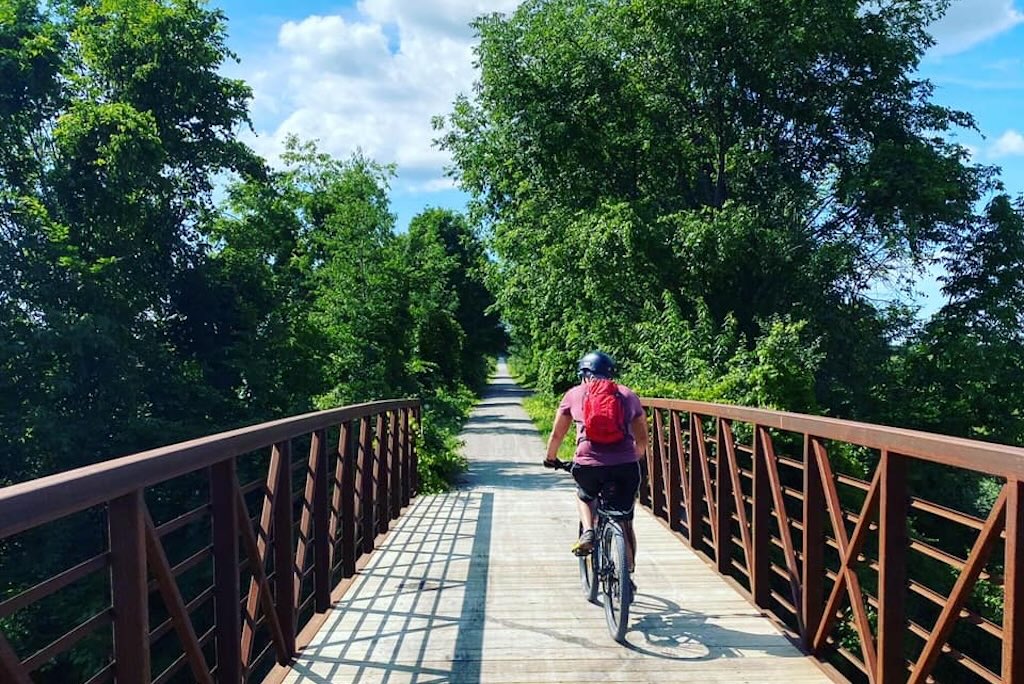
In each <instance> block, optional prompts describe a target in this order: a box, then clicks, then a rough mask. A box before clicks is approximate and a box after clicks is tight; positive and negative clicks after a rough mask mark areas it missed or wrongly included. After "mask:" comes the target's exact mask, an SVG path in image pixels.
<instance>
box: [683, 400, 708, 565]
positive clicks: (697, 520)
mask: <svg viewBox="0 0 1024 684" xmlns="http://www.w3.org/2000/svg"><path fill="white" fill-rule="evenodd" d="M696 421H697V417H696V416H695V415H694V414H693V413H690V422H689V423H688V425H689V434H690V439H689V444H690V448H689V450H688V451H689V459H688V460H689V468H687V477H689V478H690V480H689V481H690V486H689V490H690V498H689V499H687V501H686V519H687V521H688V522H689V532H690V547H691V548H693V549H698V548H700V546H701V543H702V542H701V533H700V530H701V527H702V526H703V524H704V521H703V520H701V513H700V512H701V508H702V507H703V506H704V481H703V480H702V479H701V470H700V464H698V463H697V460H698V459H700V449H699V448H698V447H697V434H698V431H697V430H696V429H695V424H696Z"/></svg>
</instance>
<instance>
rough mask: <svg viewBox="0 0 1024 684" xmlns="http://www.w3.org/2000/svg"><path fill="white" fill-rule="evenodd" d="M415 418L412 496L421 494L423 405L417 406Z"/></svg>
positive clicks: (412, 448)
mask: <svg viewBox="0 0 1024 684" xmlns="http://www.w3.org/2000/svg"><path fill="white" fill-rule="evenodd" d="M413 417H414V418H415V419H416V429H415V430H413V431H412V442H411V450H412V464H411V467H410V471H411V474H412V495H413V496H416V495H417V494H419V493H420V440H419V436H420V434H421V433H422V431H423V405H422V404H417V405H416V407H415V408H414V409H413Z"/></svg>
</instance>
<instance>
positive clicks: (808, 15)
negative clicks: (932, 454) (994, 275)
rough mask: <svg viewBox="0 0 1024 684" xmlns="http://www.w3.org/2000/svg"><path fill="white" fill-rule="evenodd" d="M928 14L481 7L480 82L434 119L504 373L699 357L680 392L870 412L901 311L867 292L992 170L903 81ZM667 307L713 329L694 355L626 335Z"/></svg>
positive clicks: (652, 6) (912, 7)
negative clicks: (599, 361) (483, 275)
mask: <svg viewBox="0 0 1024 684" xmlns="http://www.w3.org/2000/svg"><path fill="white" fill-rule="evenodd" d="M942 7H943V5H942V3H941V2H915V3H904V2H882V3H873V4H870V5H864V4H863V3H860V2H851V1H849V0H830V1H829V2H824V3H818V4H816V5H815V6H814V8H812V9H808V7H807V6H806V4H805V3H798V2H790V1H783V2H772V3H767V2H755V1H753V0H750V1H744V2H698V1H697V0H688V1H685V2H678V1H669V0H641V1H639V2H607V3H605V2H602V3H594V2H587V1H586V0H530V1H528V2H525V3H523V4H522V5H521V6H520V7H519V9H517V10H516V11H515V12H514V13H512V14H510V15H508V16H503V15H489V16H486V17H483V18H481V19H480V20H478V22H477V23H476V27H477V30H478V32H479V36H480V44H479V46H478V48H477V53H478V58H479V62H480V65H481V76H480V82H479V86H478V88H476V89H475V90H474V92H473V94H472V95H471V96H463V97H460V98H459V99H458V100H457V101H456V102H455V103H454V106H453V110H452V112H451V113H450V115H449V116H447V117H444V118H440V119H438V120H437V121H436V125H437V127H438V129H439V130H440V132H441V138H440V140H441V144H442V145H443V146H444V147H445V148H446V149H448V150H449V151H450V152H451V153H452V155H453V157H454V159H455V168H454V174H455V176H456V177H457V178H458V180H459V181H460V182H461V184H462V186H463V187H464V188H465V189H466V190H468V191H469V192H470V193H471V194H472V196H473V198H474V211H475V213H476V216H477V217H478V218H480V219H481V220H482V221H483V222H484V223H485V224H486V225H488V226H489V227H490V230H491V234H492V244H493V247H494V250H495V253H496V254H497V255H498V256H499V257H500V261H499V267H498V269H497V270H496V272H495V274H494V277H493V280H492V283H493V289H494V291H495V293H496V296H497V298H498V302H499V304H500V306H501V310H502V313H503V316H504V318H505V320H506V322H507V323H508V325H509V327H510V330H511V332H512V336H513V341H514V342H515V345H516V350H517V355H518V356H519V357H520V363H521V364H522V365H523V368H524V370H525V371H526V372H527V373H528V374H529V375H530V376H531V377H534V378H536V380H537V382H538V384H539V386H540V387H541V388H542V389H545V390H561V389H563V388H564V387H565V386H566V385H567V384H569V383H570V382H571V381H572V376H571V370H572V363H573V362H574V361H575V359H576V358H578V356H579V355H580V354H581V353H582V352H583V351H584V350H586V349H588V348H593V347H601V348H603V349H606V350H607V351H609V352H610V353H612V354H613V355H614V356H615V357H616V358H617V359H619V360H620V362H622V363H623V365H624V366H628V367H629V368H631V369H633V370H634V371H637V372H639V373H644V374H646V378H645V379H651V380H653V379H655V378H656V379H658V380H659V381H663V380H664V379H665V378H664V376H663V375H662V374H661V373H660V370H662V369H661V368H660V365H663V363H664V362H663V361H662V360H663V359H672V360H673V361H674V364H673V365H674V367H676V368H678V367H684V366H685V367H688V368H689V369H690V370H692V371H695V372H697V373H698V374H699V373H701V372H703V373H704V374H705V375H706V376H707V377H706V378H705V379H704V380H703V381H698V380H696V379H695V378H690V377H687V379H686V382H687V383H697V386H696V387H693V388H689V387H687V388H685V390H686V391H687V392H690V391H694V390H698V391H699V392H700V394H701V395H704V396H708V397H719V398H722V397H735V398H736V400H741V399H742V400H744V401H751V402H755V403H758V404H764V405H771V406H779V407H786V408H793V409H804V410H810V409H813V408H821V409H825V410H831V411H834V412H837V413H841V414H843V415H847V416H856V417H867V416H871V415H877V414H878V411H879V405H878V403H879V402H878V400H877V399H876V398H875V393H873V392H872V391H871V389H870V388H871V387H872V386H873V385H875V384H877V383H881V382H883V381H884V377H882V376H881V372H880V370H879V369H882V368H884V367H885V362H886V361H887V359H888V356H889V346H890V341H891V339H892V338H893V337H894V336H895V333H894V332H893V329H894V326H896V325H898V324H899V322H901V321H900V319H899V318H898V317H897V316H894V315H893V314H892V313H890V312H889V311H886V310H881V309H878V308H877V307H875V306H874V305H873V304H872V303H871V300H870V299H868V292H869V289H870V288H871V286H872V285H874V284H875V283H877V282H878V280H879V279H884V278H887V277H889V276H893V277H897V274H898V268H894V267H899V266H903V265H906V264H908V263H909V264H914V263H918V262H920V261H921V260H922V259H923V258H924V257H925V256H926V255H927V254H929V253H930V250H931V249H932V248H934V247H935V246H936V245H941V244H943V243H944V242H945V241H946V240H947V239H948V238H949V236H950V235H951V234H953V233H954V232H955V230H956V229H957V227H958V226H960V225H961V224H962V223H963V221H965V220H966V219H967V218H968V217H969V216H970V215H971V212H972V203H973V202H974V201H975V200H976V199H977V198H978V197H979V196H980V193H981V192H982V191H983V190H984V189H985V188H987V187H989V185H990V179H991V173H992V171H991V170H990V169H987V168H982V167H972V166H969V165H967V164H966V163H965V159H966V156H965V153H964V150H963V149H962V148H960V147H959V146H958V145H956V144H954V143H951V142H948V141H947V140H945V139H944V138H943V137H942V135H943V134H944V133H945V132H946V131H948V130H950V129H952V128H955V127H957V126H968V127H970V126H973V121H972V119H971V117H970V116H969V115H968V114H966V113H963V112H957V111H952V110H949V109H946V108H943V107H940V106H937V105H935V104H934V103H933V102H932V101H931V86H930V84H928V83H927V82H924V81H920V80H917V79H916V78H915V77H914V71H915V69H916V67H917V64H918V60H919V59H920V57H921V55H922V54H923V52H924V50H925V49H927V47H928V46H929V45H930V44H931V39H930V37H929V36H928V35H927V33H926V26H927V25H928V23H929V22H930V21H931V20H932V19H933V18H934V17H935V16H936V15H937V14H938V13H939V12H940V11H941V9H942ZM652 304H653V305H654V306H655V307H656V308H655V309H654V310H653V311H652V310H651V305H652ZM665 306H669V307H674V309H675V310H677V311H678V315H677V316H676V318H677V319H678V320H681V321H689V322H690V323H692V324H693V325H695V326H701V327H704V328H707V326H708V325H710V326H711V329H712V330H716V331H718V332H716V333H714V334H716V335H717V334H719V333H720V334H722V335H723V336H724V337H723V339H722V340H721V341H720V342H719V343H716V344H705V345H704V346H703V350H704V352H706V353H707V354H709V355H706V356H704V357H702V363H703V365H702V367H701V368H692V367H691V366H690V365H689V364H691V363H692V362H693V359H695V358H697V357H696V356H695V354H694V353H690V352H688V353H687V355H686V356H688V357H690V358H684V355H680V354H679V353H678V347H679V346H680V343H679V342H678V341H677V340H676V338H674V337H672V336H671V335H668V334H666V335H665V336H664V338H668V339H662V343H663V344H664V346H662V347H659V348H650V346H649V345H650V343H649V342H647V343H638V342H637V337H638V336H642V335H644V334H646V335H647V336H648V338H651V333H650V330H645V329H644V327H643V326H644V325H645V324H647V323H648V322H650V321H652V320H655V319H656V318H657V316H658V313H657V311H658V310H661V309H663V308H664V307H665ZM704 318H707V319H708V320H702V319H704ZM670 323H671V324H673V325H674V324H675V321H670ZM780 326H781V327H780ZM789 326H796V328H789ZM638 327H639V328H640V329H639V330H638ZM797 329H798V330H799V332H798V333H795V337H798V338H799V339H800V345H802V346H803V348H804V350H803V351H802V352H797V351H796V350H795V349H794V348H793V344H794V343H793V340H794V339H795V337H794V331H795V330H797ZM783 330H786V332H785V333H783ZM677 331H678V332H679V333H680V334H682V335H683V336H684V337H685V336H686V331H684V330H678V326H677ZM759 339H762V340H763V342H762V344H763V345H764V349H763V350H762V351H760V352H754V349H755V346H756V345H757V344H758V343H757V340H759ZM645 344H646V345H648V346H647V348H643V349H642V347H643V346H644V345H645ZM780 345H781V346H780ZM740 346H743V347H745V348H746V351H747V352H750V353H751V354H752V355H751V356H749V357H747V358H742V359H741V358H737V359H735V361H733V362H732V366H733V367H734V368H735V376H736V377H735V378H732V377H729V374H728V372H727V371H726V370H725V369H724V367H723V364H725V363H726V359H728V358H730V357H732V356H733V355H734V354H735V353H737V352H738V351H739V348H740ZM784 349H785V350H786V351H785V352H784V351H783V350H784ZM723 350H727V354H726V357H725V358H724V359H723V358H720V357H718V356H715V354H717V353H720V352H722V351H723ZM782 353H785V354H789V359H788V360H783V359H782V358H781V357H780V356H779V354H782ZM641 354H642V355H643V356H644V360H643V361H641V359H640V356H641ZM659 359H662V360H659ZM645 363H646V364H648V365H647V366H646V367H645V365H644V364H645ZM655 366H659V368H658V371H656V370H655V369H654V367H655ZM761 366H763V367H764V368H768V367H769V366H770V367H771V370H764V372H762V371H761V370H758V368H759V367H761ZM869 369H870V370H869ZM747 372H753V373H754V376H755V377H754V379H752V380H749V381H748V380H746V379H742V378H741V377H740V376H742V375H743V374H744V373H747ZM673 375H674V376H675V375H678V374H675V373H674V374H673ZM808 377H813V385H812V390H813V391H812V393H810V394H809V393H808V382H807V380H808ZM745 384H749V385H751V386H749V387H744V386H743V385H745ZM716 385H723V386H721V387H716Z"/></svg>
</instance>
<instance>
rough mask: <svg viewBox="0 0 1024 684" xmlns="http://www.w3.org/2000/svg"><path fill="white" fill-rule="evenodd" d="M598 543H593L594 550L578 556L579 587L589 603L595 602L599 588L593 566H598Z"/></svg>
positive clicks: (581, 525)
mask: <svg viewBox="0 0 1024 684" xmlns="http://www.w3.org/2000/svg"><path fill="white" fill-rule="evenodd" d="M579 534H583V523H580V526H579ZM597 549H598V545H597V544H594V550H593V551H591V552H590V553H589V554H588V555H586V556H580V557H579V561H580V587H581V588H582V589H583V595H584V596H586V597H587V600H588V601H590V602H591V603H597V594H598V591H599V590H600V587H601V584H600V582H598V581H596V580H595V577H597V572H595V568H597V567H598V563H597V558H598V550H597Z"/></svg>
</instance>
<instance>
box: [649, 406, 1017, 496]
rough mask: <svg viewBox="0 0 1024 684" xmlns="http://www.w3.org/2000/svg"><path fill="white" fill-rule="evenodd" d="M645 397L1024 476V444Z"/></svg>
mask: <svg viewBox="0 0 1024 684" xmlns="http://www.w3.org/2000/svg"><path fill="white" fill-rule="evenodd" d="M641 402H642V403H643V405H644V406H646V407H648V408H659V409H671V410H675V411H687V412H691V413H696V414H698V415H705V416H719V417H722V418H727V419H729V420H738V421H741V422H745V423H754V424H757V425H761V426H764V427H770V428H776V429H779V430H785V431H787V432H795V433H801V434H806V435H811V436H814V437H819V438H821V439H830V440H836V441H840V442H848V443H851V444H857V445H860V446H864V447H868V448H871V449H884V450H887V451H891V452H893V453H897V454H902V455H904V456H912V457H914V458H918V459H921V460H924V461H932V462H934V463H941V464H943V465H949V466H954V467H957V468H965V469H968V470H975V471H978V472H982V473H986V474H988V475H995V476H996V477H1005V478H1007V479H1016V480H1024V449H1022V448H1020V447H1014V446H1008V445H1005V444H996V443H992V442H979V441H976V440H970V439H963V438H960V437H948V436H946V435H937V434H933V433H930V432H921V431H918V430H906V429H903V428H894V427H886V426H883V425H871V424H869V423H859V422H856V421H851V420H840V419H838V418H826V417H824V416H810V415H806V414H802V413H788V412H786V411H771V410H767V409H755V408H747V407H745V406H732V405H729V404H711V403H706V402H701V401H687V400H683V399H660V398H647V397H644V398H643V399H641Z"/></svg>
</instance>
